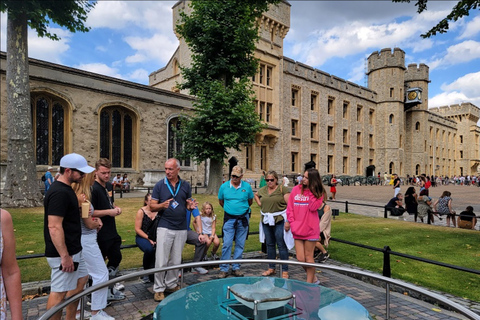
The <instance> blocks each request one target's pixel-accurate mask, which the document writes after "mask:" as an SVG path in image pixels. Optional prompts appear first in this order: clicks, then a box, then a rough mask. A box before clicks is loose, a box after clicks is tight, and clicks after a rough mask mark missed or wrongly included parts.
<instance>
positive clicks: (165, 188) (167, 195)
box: [152, 178, 192, 230]
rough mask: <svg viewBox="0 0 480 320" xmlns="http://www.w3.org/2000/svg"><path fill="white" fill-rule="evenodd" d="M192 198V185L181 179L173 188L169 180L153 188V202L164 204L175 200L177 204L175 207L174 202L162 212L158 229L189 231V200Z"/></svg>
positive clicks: (159, 182) (162, 181) (158, 183)
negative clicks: (187, 215)
mask: <svg viewBox="0 0 480 320" xmlns="http://www.w3.org/2000/svg"><path fill="white" fill-rule="evenodd" d="M191 197H192V188H190V184H189V183H188V182H187V181H185V180H182V179H180V178H179V180H178V182H177V184H176V185H175V186H172V185H171V184H170V182H168V180H167V178H165V179H162V180H160V181H158V182H157V183H156V184H155V187H153V191H152V200H157V201H158V203H162V202H164V201H166V200H168V199H172V198H173V199H174V200H175V201H176V202H177V205H176V206H175V205H174V204H173V201H172V202H171V203H170V206H169V207H168V208H167V209H165V210H163V211H160V214H161V217H160V221H159V222H158V227H159V228H160V227H161V228H166V229H170V230H187V219H186V216H185V212H187V199H188V198H191Z"/></svg>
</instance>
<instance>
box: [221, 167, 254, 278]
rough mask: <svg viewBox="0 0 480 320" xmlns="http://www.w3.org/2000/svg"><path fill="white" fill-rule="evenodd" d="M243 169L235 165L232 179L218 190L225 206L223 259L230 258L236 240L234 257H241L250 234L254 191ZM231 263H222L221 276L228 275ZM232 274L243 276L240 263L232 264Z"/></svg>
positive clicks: (222, 204)
mask: <svg viewBox="0 0 480 320" xmlns="http://www.w3.org/2000/svg"><path fill="white" fill-rule="evenodd" d="M242 177H243V169H242V168H241V167H240V166H235V167H233V169H232V174H231V179H230V180H229V181H226V182H225V183H224V184H222V185H221V186H220V189H219V190H218V202H219V203H220V205H221V206H222V207H223V210H224V212H225V216H224V218H223V246H222V258H221V260H230V259H231V256H232V246H233V241H234V240H235V248H234V251H233V259H235V260H236V259H241V258H242V254H243V249H244V247H245V240H246V239H247V234H248V222H249V219H250V214H251V210H250V206H251V205H252V202H253V191H252V187H251V186H250V184H248V183H247V182H245V181H242ZM229 269H230V265H228V264H220V274H219V277H220V278H225V277H227V276H228V272H229ZM232 275H233V276H235V277H243V273H242V272H241V271H240V264H238V263H236V264H233V265H232Z"/></svg>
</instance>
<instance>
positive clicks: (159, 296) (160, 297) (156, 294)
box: [153, 292, 165, 302]
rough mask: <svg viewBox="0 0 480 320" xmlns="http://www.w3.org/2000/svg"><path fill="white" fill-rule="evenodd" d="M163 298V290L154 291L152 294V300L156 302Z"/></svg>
mask: <svg viewBox="0 0 480 320" xmlns="http://www.w3.org/2000/svg"><path fill="white" fill-rule="evenodd" d="M163 299H165V294H164V293H163V292H155V294H154V295H153V300H155V301H156V302H160V301H162V300H163Z"/></svg>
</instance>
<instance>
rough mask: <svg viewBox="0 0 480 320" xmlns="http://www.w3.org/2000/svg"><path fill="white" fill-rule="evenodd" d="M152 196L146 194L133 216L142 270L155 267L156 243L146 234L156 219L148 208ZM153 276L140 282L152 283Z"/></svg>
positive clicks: (154, 213) (155, 213)
mask: <svg viewBox="0 0 480 320" xmlns="http://www.w3.org/2000/svg"><path fill="white" fill-rule="evenodd" d="M151 201H152V195H151V194H150V193H147V194H146V195H145V198H144V200H143V207H141V208H140V209H138V211H137V214H136V215H135V233H136V235H135V243H136V244H137V246H138V247H139V248H140V250H142V251H143V270H148V269H152V268H154V267H155V250H156V244H157V242H156V241H153V240H152V239H149V237H148V232H149V231H150V228H153V223H154V221H155V218H156V217H157V214H158V213H157V212H153V211H152V208H151V207H150V203H151ZM156 231H157V230H155V231H154V232H156ZM153 277H154V275H153V274H151V275H148V276H144V277H143V278H142V281H143V282H144V283H148V282H153Z"/></svg>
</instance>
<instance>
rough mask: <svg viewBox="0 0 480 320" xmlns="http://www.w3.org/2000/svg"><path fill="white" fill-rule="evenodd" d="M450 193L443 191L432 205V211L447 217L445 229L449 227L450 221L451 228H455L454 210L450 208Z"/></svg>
mask: <svg viewBox="0 0 480 320" xmlns="http://www.w3.org/2000/svg"><path fill="white" fill-rule="evenodd" d="M451 195H452V193H451V192H450V191H447V190H445V191H443V193H442V195H441V196H440V198H438V200H437V201H435V203H434V204H433V210H434V211H435V212H437V213H439V214H440V215H446V216H447V227H450V220H451V221H452V224H453V227H456V226H457V222H456V220H455V210H453V208H452V198H451Z"/></svg>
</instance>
